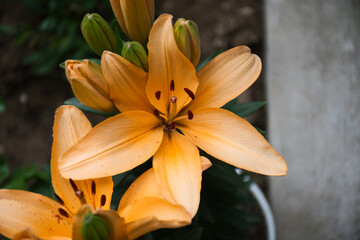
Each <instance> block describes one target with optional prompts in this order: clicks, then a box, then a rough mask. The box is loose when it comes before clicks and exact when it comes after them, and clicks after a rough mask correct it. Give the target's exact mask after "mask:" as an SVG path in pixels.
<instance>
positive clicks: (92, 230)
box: [81, 213, 110, 240]
mask: <svg viewBox="0 0 360 240" xmlns="http://www.w3.org/2000/svg"><path fill="white" fill-rule="evenodd" d="M81 234H82V238H83V240H108V239H109V236H110V228H109V225H108V224H107V222H106V221H105V220H104V219H103V218H102V217H100V216H97V215H94V214H92V213H88V214H86V215H85V217H84V220H83V223H82V226H81Z"/></svg>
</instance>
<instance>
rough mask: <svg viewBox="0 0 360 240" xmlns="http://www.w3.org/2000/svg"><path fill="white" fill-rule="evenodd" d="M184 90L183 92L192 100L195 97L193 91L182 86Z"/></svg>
mask: <svg viewBox="0 0 360 240" xmlns="http://www.w3.org/2000/svg"><path fill="white" fill-rule="evenodd" d="M184 90H185V92H186V93H187V95H189V97H191V99H192V100H194V99H195V95H194V93H193V92H192V91H191V90H190V89H188V88H184Z"/></svg>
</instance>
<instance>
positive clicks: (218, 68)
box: [188, 46, 261, 110]
mask: <svg viewBox="0 0 360 240" xmlns="http://www.w3.org/2000/svg"><path fill="white" fill-rule="evenodd" d="M260 72H261V60H260V58H259V57H258V56H256V55H255V54H251V50H250V49H249V48H248V47H246V46H240V47H235V48H232V49H230V50H228V51H226V52H224V53H222V54H220V55H218V56H217V57H215V58H214V59H213V60H211V61H210V62H209V63H208V64H206V65H205V66H204V67H203V68H201V69H200V70H199V71H198V73H197V76H198V78H199V80H200V84H199V88H198V90H197V92H196V98H195V99H194V101H192V102H191V103H190V104H189V105H188V108H189V109H191V110H194V109H198V108H203V107H222V106H223V105H225V104H226V103H227V102H229V101H230V100H232V99H234V98H236V97H237V96H239V95H240V94H241V93H242V92H244V91H245V90H246V89H247V88H249V87H250V86H251V85H252V84H253V83H254V82H255V81H256V79H257V78H258V77H259V75H260Z"/></svg>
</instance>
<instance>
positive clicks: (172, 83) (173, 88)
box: [170, 80, 175, 91]
mask: <svg viewBox="0 0 360 240" xmlns="http://www.w3.org/2000/svg"><path fill="white" fill-rule="evenodd" d="M174 90H175V83H174V80H171V82H170V91H174Z"/></svg>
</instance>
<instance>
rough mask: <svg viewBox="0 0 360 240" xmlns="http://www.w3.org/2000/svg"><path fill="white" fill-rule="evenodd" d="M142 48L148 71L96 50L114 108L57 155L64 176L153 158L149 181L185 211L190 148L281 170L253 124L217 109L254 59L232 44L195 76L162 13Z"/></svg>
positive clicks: (270, 171)
mask: <svg viewBox="0 0 360 240" xmlns="http://www.w3.org/2000/svg"><path fill="white" fill-rule="evenodd" d="M148 49H149V72H148V73H146V72H144V71H143V70H142V69H140V68H138V67H136V66H134V65H132V64H131V63H129V62H128V61H127V60H125V59H124V58H122V57H121V56H119V55H117V54H114V53H111V52H104V53H103V55H102V59H101V68H102V72H103V74H104V77H105V79H106V80H107V81H108V83H109V87H110V98H111V99H112V101H113V102H114V104H115V106H116V107H117V108H118V109H119V110H120V111H121V112H122V113H120V114H118V115H116V116H114V117H111V118H108V119H107V120H105V121H103V122H102V123H100V124H98V125H97V126H95V127H94V128H93V129H92V130H91V131H90V132H89V134H87V135H86V136H85V137H84V138H82V139H81V141H80V142H79V143H78V144H76V145H74V146H73V147H72V148H70V149H69V150H68V151H67V152H66V153H65V154H64V155H62V156H61V158H60V160H59V168H60V172H61V174H62V175H63V176H64V177H68V178H69V177H71V178H73V179H84V178H87V177H88V176H89V175H91V176H92V177H95V178H98V177H105V176H112V175H116V174H118V173H121V172H125V171H128V170H130V169H132V168H134V167H136V166H138V165H140V164H142V163H143V162H145V161H146V160H147V159H149V158H150V157H151V156H153V168H154V174H155V178H156V180H157V183H158V184H159V185H160V188H161V189H162V192H163V194H164V195H165V196H166V199H168V200H169V201H170V202H172V203H174V204H180V205H182V206H184V207H185V208H186V209H187V210H188V212H190V213H192V212H196V209H197V208H198V204H199V199H200V188H201V161H200V159H201V158H200V155H199V150H198V148H197V147H199V148H201V149H203V150H204V151H205V152H207V153H209V154H210V155H212V156H214V157H216V158H218V159H220V160H222V161H224V162H226V163H229V164H231V165H234V166H236V167H238V168H242V169H246V170H248V171H253V172H256V173H260V174H266V175H274V176H281V175H285V174H286V171H287V166H286V163H285V161H284V159H283V158H282V157H281V156H280V155H279V154H278V153H277V152H276V151H275V150H274V149H273V148H272V147H271V146H270V145H269V143H268V142H267V141H266V140H265V138H264V137H263V136H262V135H261V134H260V133H258V131H257V130H256V129H255V128H254V127H252V126H251V125H250V124H249V123H248V122H247V121H246V120H244V119H242V118H240V117H238V116H237V115H235V114H233V113H231V112H229V111H226V110H224V109H220V107H221V106H223V105H225V104H226V103H227V102H228V101H230V100H232V99H234V98H236V97H237V96H238V95H239V94H241V93H242V92H243V91H245V90H246V89H247V88H248V87H250V86H251V85H252V83H253V82H255V80H256V79H257V78H258V76H259V74H260V72H261V61H260V59H259V57H258V56H256V55H254V54H251V52H250V49H249V48H248V47H245V46H241V47H235V48H232V49H230V50H228V51H226V52H224V53H222V54H220V55H218V56H217V57H215V58H214V59H213V60H212V61H210V62H209V63H208V64H207V65H206V66H204V67H203V68H201V69H200V70H199V71H198V72H197V73H196V70H195V67H194V66H193V64H191V62H190V61H189V60H188V59H187V58H186V57H185V56H184V55H183V54H182V53H181V52H180V50H179V49H178V47H177V45H176V41H175V39H174V30H173V25H172V16H171V15H167V14H163V15H161V16H160V17H159V18H158V19H157V20H156V21H155V23H154V25H153V27H152V29H151V32H150V36H149V43H148ZM180 131H181V132H180Z"/></svg>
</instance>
